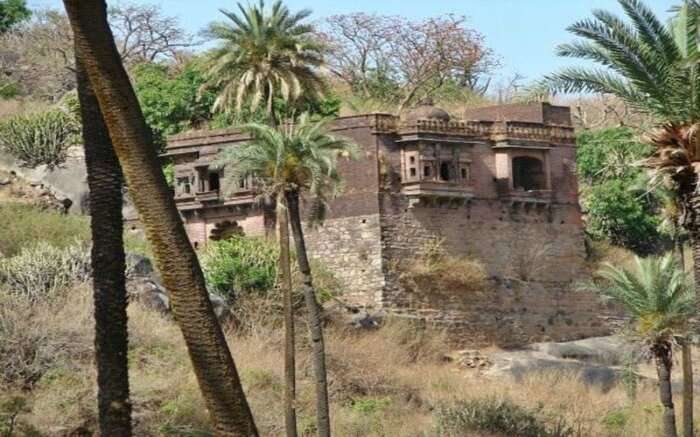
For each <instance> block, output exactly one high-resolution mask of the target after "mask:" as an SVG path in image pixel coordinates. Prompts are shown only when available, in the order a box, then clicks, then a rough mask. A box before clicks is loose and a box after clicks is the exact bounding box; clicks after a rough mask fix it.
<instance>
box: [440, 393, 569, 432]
mask: <svg viewBox="0 0 700 437" xmlns="http://www.w3.org/2000/svg"><path fill="white" fill-rule="evenodd" d="M434 415H435V421H436V422H437V433H438V435H440V436H445V437H447V436H455V437H456V436H463V435H470V433H473V432H474V431H482V432H489V433H494V434H497V435H504V436H506V435H508V436H511V435H512V436H518V437H568V436H573V435H574V430H573V429H571V428H570V427H568V426H566V425H565V424H564V423H563V422H562V420H561V419H559V420H558V421H557V422H556V423H554V424H552V425H548V424H547V423H544V422H543V421H542V420H540V419H539V418H538V417H537V415H536V411H532V410H528V409H526V408H523V407H521V406H519V405H516V404H514V403H512V402H510V401H508V400H497V399H494V398H486V399H473V400H461V401H457V402H454V403H451V404H446V403H443V404H439V405H438V407H437V409H436V410H435V412H434Z"/></svg>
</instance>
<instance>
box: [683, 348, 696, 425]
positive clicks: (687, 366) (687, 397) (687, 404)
mask: <svg viewBox="0 0 700 437" xmlns="http://www.w3.org/2000/svg"><path fill="white" fill-rule="evenodd" d="M690 347H691V343H690V339H688V338H683V339H682V340H681V348H682V349H681V353H682V356H683V360H682V363H683V436H684V437H693V361H692V358H691V348H690Z"/></svg>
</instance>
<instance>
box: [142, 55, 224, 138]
mask: <svg viewBox="0 0 700 437" xmlns="http://www.w3.org/2000/svg"><path fill="white" fill-rule="evenodd" d="M131 74H132V76H133V79H134V89H135V91H136V95H137V96H138V98H139V103H140V104H141V108H142V110H143V115H144V117H146V122H147V123H148V125H149V126H150V127H151V130H152V131H153V134H154V137H155V140H156V141H157V142H158V143H159V146H160V147H162V146H164V145H165V142H166V140H167V136H168V135H174V134H177V133H180V132H182V131H183V130H186V129H189V128H196V127H199V126H201V125H202V124H204V123H206V122H208V121H209V120H210V119H211V117H212V115H211V108H212V105H213V104H214V99H215V98H216V97H215V95H214V93H213V91H211V90H208V91H204V92H202V93H200V92H199V90H200V88H201V87H202V85H203V84H204V83H205V78H204V72H203V70H202V66H201V63H200V62H199V61H198V60H193V61H190V62H189V63H187V64H186V65H185V66H184V67H183V68H181V69H178V70H175V71H173V68H172V67H170V66H168V65H166V64H156V63H144V64H139V65H137V66H135V67H134V68H133V69H132V71H131Z"/></svg>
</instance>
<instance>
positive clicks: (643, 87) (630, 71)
mask: <svg viewBox="0 0 700 437" xmlns="http://www.w3.org/2000/svg"><path fill="white" fill-rule="evenodd" d="M618 1H619V3H620V5H621V6H622V8H623V10H624V11H625V14H626V15H627V17H628V19H629V22H626V21H624V20H622V19H621V18H619V17H617V16H615V15H614V14H611V13H609V12H606V11H602V10H595V11H593V19H586V20H582V21H579V22H577V23H575V24H573V25H571V26H569V28H568V30H569V31H570V32H571V33H573V34H574V35H576V36H578V37H579V38H580V39H578V40H575V41H574V42H571V43H569V44H563V45H560V46H559V47H558V49H557V51H558V54H559V55H560V56H565V57H571V58H577V59H584V60H588V61H592V62H594V63H596V64H598V65H599V68H584V67H570V68H566V69H564V70H562V71H560V72H558V73H555V74H551V75H549V76H546V77H545V78H544V79H543V80H542V81H540V82H539V83H538V84H536V86H535V87H534V89H533V93H535V94H541V93H549V94H551V93H555V92H560V91H563V92H595V93H602V94H612V95H614V96H617V97H618V98H620V99H621V100H622V101H623V102H624V103H625V104H627V105H628V106H629V107H630V108H632V109H633V110H635V111H638V112H641V113H645V114H647V115H650V116H652V118H654V119H655V120H656V121H657V122H658V123H659V125H660V126H659V127H658V128H656V129H655V130H654V131H653V132H651V133H649V135H648V136H647V139H648V141H649V142H650V143H651V144H652V145H653V146H654V147H655V153H654V156H653V157H652V158H651V159H649V160H648V164H649V165H650V166H651V167H652V168H653V169H655V170H656V172H657V174H658V175H660V176H662V177H663V178H664V179H666V181H667V182H669V184H670V186H671V187H672V189H673V190H674V191H675V195H676V196H675V197H677V199H678V205H679V206H680V207H681V213H680V223H681V224H682V226H683V227H684V228H685V229H686V230H687V232H688V235H689V237H690V240H691V243H692V245H693V269H694V272H695V275H694V276H695V286H696V289H700V74H699V71H698V70H699V66H698V62H699V61H700V48H699V47H698V41H700V39H699V36H700V27H699V26H698V23H700V21H699V20H700V3H699V2H697V1H685V2H684V4H683V5H682V6H681V7H679V8H678V9H677V14H676V16H675V18H674V19H673V20H671V22H670V23H669V24H667V25H664V24H663V23H662V22H661V20H659V19H658V18H657V17H656V16H655V15H654V13H653V12H652V11H651V10H650V9H649V8H648V7H647V6H645V5H644V4H643V3H642V2H641V1H640V0H618ZM697 305H698V306H700V300H699V301H698V302H697ZM688 357H689V355H688ZM684 362H685V363H687V364H690V362H689V360H684ZM688 390H690V389H688ZM691 394H692V392H690V391H688V396H686V397H685V400H686V402H688V405H687V408H684V414H685V415H686V417H685V420H684V423H685V424H687V425H688V428H686V429H685V430H684V432H685V434H686V435H692V410H693V408H692V396H690V395H691Z"/></svg>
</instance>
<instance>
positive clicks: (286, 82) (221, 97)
mask: <svg viewBox="0 0 700 437" xmlns="http://www.w3.org/2000/svg"><path fill="white" fill-rule="evenodd" d="M238 9H239V10H240V14H237V13H236V12H232V11H227V10H223V9H222V10H221V13H223V14H224V15H225V16H226V18H228V19H229V22H215V23H212V24H210V25H209V29H208V31H207V33H208V35H209V36H211V37H213V38H215V39H217V40H219V41H220V44H219V46H218V47H217V48H215V49H214V50H212V51H211V53H210V55H209V58H210V62H209V68H208V70H207V83H206V84H205V87H204V89H207V88H214V89H216V90H218V96H217V98H216V100H215V102H214V106H213V109H214V110H218V111H224V112H231V111H232V110H234V109H235V110H237V111H240V110H241V109H242V108H243V106H244V104H245V103H249V104H250V108H251V109H252V110H253V111H254V110H255V109H256V108H257V107H258V106H259V105H260V104H261V103H262V102H265V107H266V114H267V116H268V117H269V119H270V122H271V123H272V124H276V123H278V122H279V119H278V117H277V114H275V110H274V109H275V108H274V101H275V98H277V97H281V98H282V100H284V101H285V102H292V101H295V100H297V99H299V98H300V97H302V96H306V97H307V98H310V99H312V100H314V99H316V98H317V97H318V94H319V92H320V91H321V90H323V89H324V88H325V84H324V82H323V80H322V79H321V77H320V76H319V74H318V67H319V66H320V65H321V62H322V56H321V54H322V50H323V47H322V45H321V44H320V43H318V42H317V40H316V39H315V38H314V36H313V27H312V26H311V25H309V24H305V23H304V20H305V19H306V18H308V16H309V15H310V14H311V11H310V10H308V9H304V10H301V11H299V12H296V13H292V12H290V11H289V9H288V8H287V7H286V6H284V4H283V3H282V2H281V1H279V0H277V1H275V2H274V3H273V4H272V7H271V9H270V10H267V9H266V8H265V3H264V1H263V0H261V1H260V2H259V3H257V4H251V5H248V6H244V5H242V4H240V3H239V4H238Z"/></svg>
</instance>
